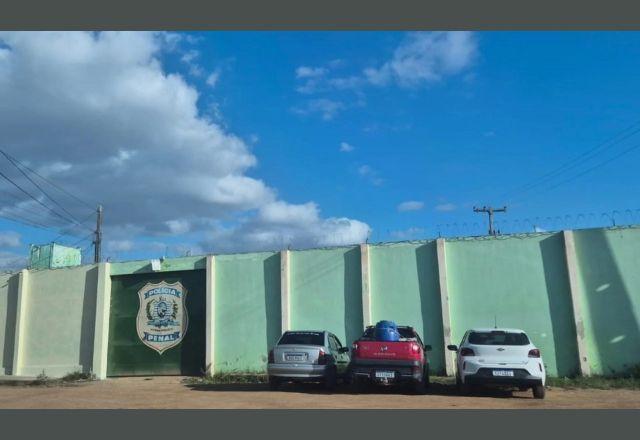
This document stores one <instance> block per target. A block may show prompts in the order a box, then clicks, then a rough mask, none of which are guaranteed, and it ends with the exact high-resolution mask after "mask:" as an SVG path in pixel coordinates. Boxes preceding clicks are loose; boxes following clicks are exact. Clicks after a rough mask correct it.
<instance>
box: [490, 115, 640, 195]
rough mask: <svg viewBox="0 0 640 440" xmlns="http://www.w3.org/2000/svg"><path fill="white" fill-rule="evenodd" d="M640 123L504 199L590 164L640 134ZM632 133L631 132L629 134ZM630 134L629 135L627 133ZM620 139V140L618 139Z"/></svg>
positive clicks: (521, 187) (522, 186) (510, 193)
mask: <svg viewBox="0 0 640 440" xmlns="http://www.w3.org/2000/svg"><path fill="white" fill-rule="evenodd" d="M639 126H640V121H638V122H636V123H634V124H632V125H631V126H629V127H627V128H625V129H624V130H622V131H620V132H618V133H617V134H616V135H614V136H613V137H611V138H609V139H607V140H606V141H604V142H601V143H599V144H598V145H596V146H595V147H593V148H591V149H589V150H587V151H585V152H584V153H582V154H580V155H578V156H576V157H575V158H574V159H571V160H569V161H567V162H565V163H563V164H562V165H560V166H559V167H558V168H556V169H554V170H552V171H550V172H548V173H545V174H543V175H542V176H540V177H538V178H537V179H534V180H533V181H531V182H529V183H527V184H524V185H521V186H520V187H518V188H516V189H515V190H514V191H511V192H507V193H505V194H503V196H502V198H503V199H504V198H513V197H514V196H515V195H518V194H521V193H524V192H527V191H529V190H531V189H533V188H535V187H536V186H539V185H540V184H542V183H544V182H547V181H549V180H552V179H553V178H555V177H556V176H559V175H561V174H563V173H565V172H567V171H570V170H572V169H574V168H576V167H577V166H579V165H581V164H583V163H585V162H588V161H589V160H591V159H593V158H594V157H596V156H597V155H598V154H601V153H603V152H605V151H607V150H609V149H611V148H612V147H614V146H616V145H618V144H620V143H621V142H622V141H624V140H627V139H629V138H630V137H631V136H633V135H635V134H637V133H638V132H640V127H639ZM629 131H630V132H629ZM627 132H629V133H627ZM618 138H619V139H618Z"/></svg>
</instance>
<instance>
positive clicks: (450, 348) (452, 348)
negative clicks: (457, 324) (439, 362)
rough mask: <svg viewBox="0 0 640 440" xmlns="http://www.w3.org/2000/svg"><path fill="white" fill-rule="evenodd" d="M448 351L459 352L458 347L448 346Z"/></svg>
mask: <svg viewBox="0 0 640 440" xmlns="http://www.w3.org/2000/svg"><path fill="white" fill-rule="evenodd" d="M447 349H448V350H451V351H458V346H457V345H447Z"/></svg>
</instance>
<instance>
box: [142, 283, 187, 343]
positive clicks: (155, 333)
mask: <svg viewBox="0 0 640 440" xmlns="http://www.w3.org/2000/svg"><path fill="white" fill-rule="evenodd" d="M186 297H187V290H186V289H185V288H184V287H183V286H182V284H180V283H179V282H178V283H173V284H168V283H166V282H164V281H163V282H161V283H158V284H153V283H147V284H146V285H145V286H144V287H143V288H142V289H140V290H139V291H138V298H139V299H140V308H139V309H138V318H137V321H136V328H137V330H138V337H139V338H140V340H141V341H142V343H143V344H145V345H146V346H147V347H150V348H152V349H154V350H155V351H157V352H158V353H159V354H162V353H164V352H165V351H166V350H168V349H170V348H171V347H175V346H176V345H178V344H179V343H180V342H181V341H182V339H183V338H184V335H185V334H186V333H187V328H188V327H189V315H188V314H187V307H186V305H185V301H186Z"/></svg>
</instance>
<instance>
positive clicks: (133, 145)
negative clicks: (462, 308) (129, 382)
mask: <svg viewBox="0 0 640 440" xmlns="http://www.w3.org/2000/svg"><path fill="white" fill-rule="evenodd" d="M58 37H59V36H56V37H55V38H51V37H50V36H49V37H45V36H43V35H37V36H31V35H30V36H25V35H19V36H15V35H3V36H0V42H2V43H0V50H1V49H2V48H5V50H4V57H3V56H0V92H2V90H3V87H5V89H4V90H5V92H7V93H9V91H10V89H9V87H11V93H12V94H11V96H10V99H7V100H5V103H4V104H2V105H0V107H1V109H0V116H2V114H4V112H7V114H9V112H11V117H10V118H9V121H7V118H6V117H5V118H3V119H5V122H4V124H5V126H4V127H2V126H0V128H4V130H0V133H2V132H4V133H5V135H4V136H3V137H4V139H2V144H3V145H4V147H3V148H4V149H6V151H8V152H9V153H10V154H11V155H12V156H13V157H15V158H17V159H18V160H20V161H23V162H24V163H26V164H29V165H31V166H32V167H34V168H36V169H37V170H40V171H41V172H42V173H45V174H47V173H48V176H49V177H50V178H51V179H52V180H54V181H56V182H58V183H60V184H61V185H63V186H64V187H65V188H66V189H68V190H69V191H71V192H74V194H78V195H81V196H82V198H83V199H85V200H88V201H90V204H93V203H94V202H98V201H101V202H103V203H104V204H105V215H106V233H107V237H105V239H106V240H107V243H106V249H105V256H110V257H112V258H116V259H129V258H147V257H150V256H158V255H161V254H163V253H169V254H170V255H178V254H182V253H184V252H186V251H188V250H189V251H191V252H192V253H200V252H209V251H215V252H231V251H246V250H253V249H256V250H258V249H277V248H278V247H281V246H282V245H285V246H286V245H288V244H292V245H293V246H294V247H310V246H321V245H335V244H341V243H349V242H357V241H359V240H360V239H362V238H366V236H369V238H370V240H372V241H391V240H402V239H418V238H430V237H434V236H437V235H438V233H439V232H440V233H442V234H445V235H451V234H456V235H457V234H462V235H464V234H479V233H482V232H483V231H484V227H485V226H484V224H485V222H486V219H485V218H483V217H480V216H479V215H478V214H474V213H473V212H472V206H473V205H483V204H492V205H496V206H501V205H503V204H508V206H509V212H508V213H507V214H506V215H499V217H500V218H503V219H505V220H507V223H503V229H504V231H506V232H508V231H511V230H518V229H519V230H532V229H533V225H534V224H535V225H538V227H539V228H541V229H549V228H554V227H555V228H557V227H559V225H560V223H559V222H558V221H555V223H554V220H553V219H552V220H551V221H550V220H546V217H549V216H550V217H552V218H556V217H557V216H560V217H562V218H563V219H564V217H565V216H566V215H570V216H572V217H571V218H567V219H566V221H565V222H564V223H563V225H561V226H568V227H571V226H576V225H577V224H576V222H577V220H576V218H577V216H578V215H579V214H587V213H594V214H596V217H591V218H590V219H589V220H588V221H589V222H591V224H593V225H595V224H598V223H600V224H602V223H605V222H606V221H605V219H603V218H601V217H600V214H601V213H603V212H611V211H614V210H619V211H620V217H619V218H620V219H622V220H619V222H620V221H628V220H629V219H632V218H631V216H630V215H629V214H630V213H627V214H626V217H625V213H624V211H625V210H627V209H631V210H633V214H634V217H635V209H636V208H640V204H637V203H636V201H635V198H634V195H635V194H636V193H637V185H638V178H637V171H636V170H637V164H638V162H639V161H640V149H638V151H636V150H630V151H629V152H628V153H627V154H624V155H622V156H621V157H620V158H618V159H615V160H613V159H612V158H613V157H615V156H616V155H619V154H620V153H621V152H623V151H625V150H627V149H629V148H630V147H633V146H634V145H635V143H640V134H635V135H630V136H629V137H628V138H627V139H625V140H624V141H622V142H620V143H619V144H615V145H612V146H611V147H610V148H608V149H604V151H602V152H597V153H598V154H594V155H593V157H592V158H591V160H589V161H585V162H584V163H581V164H578V165H576V166H574V167H573V168H571V169H569V170H568V171H567V172H564V173H559V174H558V176H556V177H555V178H554V179H549V181H547V182H543V183H544V184H542V185H538V186H536V187H535V188H534V190H533V191H529V192H525V193H523V194H522V193H519V192H517V191H516V190H517V189H518V188H520V187H522V185H525V184H528V183H529V182H532V181H534V182H535V179H537V178H539V177H540V176H543V175H545V173H548V172H549V171H553V170H554V169H556V168H557V167H558V166H560V165H562V164H564V163H567V162H569V163H570V161H571V160H573V159H574V158H576V157H578V156H580V155H581V154H583V153H584V152H586V151H588V150H590V149H592V148H594V147H596V146H597V145H598V144H600V143H602V142H605V141H607V140H609V139H611V138H613V137H614V136H616V135H617V134H619V133H621V132H623V130H625V129H627V128H628V127H630V126H633V125H634V124H637V123H638V122H639V121H640V104H639V103H638V100H637V96H638V95H639V94H638V92H639V91H640V90H638V89H639V88H640V76H639V75H638V61H637V60H638V59H640V57H639V55H640V44H639V43H640V34H638V33H633V32H625V33H609V32H597V33H596V32H594V33H582V32H581V33H574V32H558V33H556V32H553V33H552V32H477V33H470V34H446V33H435V34H434V33H417V34H416V33H403V32H268V33H267V32H203V33H188V34H155V35H152V36H145V37H144V38H143V37H140V36H131V35H128V36H126V37H125V36H119V37H113V38H110V37H109V38H107V37H106V36H95V35H94V36H89V37H87V38H88V40H83V39H82V38H77V37H76V36H71V37H67V36H65V37H64V38H69V40H68V41H65V42H64V44H63V43H61V46H64V47H65V48H66V52H71V53H72V54H75V55H74V56H71V55H69V54H67V53H62V52H61V53H60V56H53V55H52V54H55V53H56V52H55V51H56V50H62V49H60V47H59V46H56V45H55V44H53V43H51V41H52V40H56V39H60V40H61V41H62V40H64V38H63V37H60V38H58ZM127 39H131V41H127ZM109 41H110V43H109V44H106V42H109ZM46 45H51V47H48V48H47V49H46V51H40V49H39V48H41V47H44V46H46ZM74 45H75V46H74ZM119 45H121V46H119ZM110 48H111V49H112V48H115V49H117V50H115V49H114V50H111V49H110ZM124 48H126V49H124ZM2 53H3V52H1V51H0V55H2ZM12 57H13V58H14V59H12ZM3 62H4V65H3ZM101 63H103V64H101ZM114 64H116V65H118V66H119V70H116V69H115V68H113V69H111V67H105V66H114ZM33 65H39V66H41V65H46V66H48V67H47V68H46V69H44V70H45V72H44V73H40V71H41V70H42V69H39V70H37V71H36V70H35V69H31V68H30V67H29V66H33ZM140 66H143V67H144V69H146V70H145V72H146V73H144V72H143V73H140V71H141V67H140ZM3 69H4V70H3ZM12 69H13V70H12ZM19 69H23V70H19ZM47 69H49V71H48V72H47ZM127 69H130V70H127ZM112 70H113V71H112ZM7 72H9V73H7ZM16 72H21V74H20V76H19V77H20V78H22V79H20V82H18V80H17V79H16V78H18V75H17V74H16ZM25 72H27V73H28V74H27V73H25ZM96 72H99V73H98V74H97V73H96ZM122 72H129V73H127V75H128V76H127V77H126V78H133V79H131V81H132V82H133V81H134V80H136V81H140V84H141V87H140V88H136V87H133V88H132V89H131V90H134V91H135V92H134V93H137V90H144V93H143V92H140V96H137V97H136V99H127V98H126V97H125V98H123V93H122V90H120V89H118V88H117V87H115V86H113V87H112V86H111V85H112V84H118V85H121V84H124V85H123V86H122V87H123V89H124V88H125V87H129V85H128V82H129V80H125V79H123V76H122V75H123V73H122ZM3 74H4V75H5V77H4V82H3V81H2V79H3V76H2V75H3ZM147 74H148V75H150V76H148V77H146V76H145V75H147ZM29 75H31V76H29ZM43 75H46V76H43ZM109 75H113V76H111V77H110V76H109ZM138 75H139V76H140V77H138ZM154 75H155V76H154ZM97 76H100V77H101V79H100V80H98V79H97V78H96V77H97ZM24 78H27V79H24ZM154 78H155V79H154ZM176 78H177V79H176ZM156 79H157V82H154V81H156ZM29 80H31V81H34V83H35V82H36V81H37V82H38V84H39V86H38V88H37V90H36V91H33V89H34V88H33V87H27V86H26V85H25V84H27V85H28V81H29ZM12 81H14V82H13V83H12ZM67 81H69V83H67ZM72 81H73V82H72ZM43 84H44V85H43ZM19 85H21V86H20V87H18V86H19ZM63 86H65V88H64V90H63V88H62V87H63ZM70 87H71V89H72V90H73V88H74V87H77V90H75V91H74V94H68V93H69V92H67V90H68V89H69V88H70ZM105 90H109V92H107V91H105ZM127 90H129V89H127ZM21 93H22V94H24V95H28V96H24V98H23V95H21ZM172 93H175V95H172ZM94 94H95V96H94ZM78 96H81V97H82V99H79V98H78ZM156 99H157V101H154V100H156ZM172 99H174V100H175V101H172ZM43 100H46V101H45V102H47V103H49V105H46V106H44V107H46V108H49V107H51V108H53V109H54V110H51V112H50V113H47V112H46V111H44V110H40V109H41V107H42V106H36V104H33V105H34V107H33V108H31V109H30V108H29V104H28V103H41V102H43ZM78 101H82V105H79V104H78ZM25 102H26V103H27V104H25ZM173 102H178V103H179V104H176V105H173V104H172V103H173ZM192 102H193V106H194V108H193V109H192V108H191V103H192ZM145 106H147V107H145ZM163 106H165V107H166V109H165V107H163ZM56 107H59V108H57V109H56ZM65 107H66V108H65ZM25 108H26V109H27V110H30V111H26V110H24V109H25ZM34 109H38V110H37V111H35V110H34ZM23 110H24V111H23ZM156 110H157V111H156ZM165 110H166V111H165ZM194 111H195V112H197V114H194V113H193V112H194ZM60 112H63V113H65V114H69V115H74V114H77V115H79V116H78V117H77V118H76V119H75V120H78V119H83V118H87V119H86V120H83V121H82V123H80V122H78V123H77V124H74V122H73V120H72V119H71V117H69V119H68V120H66V119H64V118H63V117H62V116H60ZM110 112H113V113H110ZM127 112H130V113H127ZM34 113H37V114H36V115H35V116H34ZM122 115H129V116H127V117H124V116H122ZM120 117H122V118H121V119H119V118H120ZM138 117H139V118H140V121H139V122H136V121H137V120H136V118H138ZM61 118H63V119H61ZM172 118H177V119H180V120H184V121H186V122H184V127H188V129H185V128H184V127H183V126H182V125H180V124H176V126H178V125H179V126H180V127H181V129H180V130H177V129H176V130H177V131H175V132H174V131H171V132H167V133H166V134H162V133H163V132H162V130H167V128H166V127H167V126H169V127H171V126H172V124H173V123H172V121H173V119H172ZM114 120H117V123H115V122H112V121H114ZM105 121H108V124H107V122H105ZM129 121H130V122H129ZM194 121H195V122H194ZM134 122H136V124H135V127H134ZM9 124H10V125H9ZM110 124H114V125H110ZM203 124H208V125H207V126H206V127H205V128H202V125H203ZM0 125H1V124H0ZM16 127H20V128H21V130H18V129H16ZM194 127H196V128H194ZM32 128H33V129H32ZM192 130H193V131H194V132H195V131H196V130H202V133H200V132H198V133H196V134H193V133H192V132H191V131H192ZM207 130H214V131H215V133H214V131H207ZM7 131H8V132H9V133H8V134H7ZM25 131H27V132H29V133H28V134H25ZM187 131H188V133H187V134H186V135H185V132H187ZM38 133H42V134H41V137H38ZM114 133H117V135H116V134H114ZM45 135H46V136H45ZM196 135H197V136H196ZM180 136H187V137H188V138H185V139H186V140H184V139H183V138H181V137H180ZM199 136H203V137H199ZM206 136H214V137H215V136H221V138H220V140H214V141H212V142H211V146H210V147H207V149H206V150H199V148H201V147H200V143H198V142H196V141H195V140H194V139H201V140H202V139H204V137H206ZM97 138H100V142H97V141H96V142H94V140H95V139H97ZM164 138H170V139H171V140H172V143H171V145H164V144H162V142H163V139H164ZM216 139H217V138H216ZM202 142H205V143H206V142H209V140H206V141H204V140H203V141H202ZM236 142H239V143H240V144H241V145H240V144H237V143H236ZM44 145H46V147H45V146H44ZM69 145H73V147H69ZM80 145H82V148H81V147H80ZM219 146H221V147H219ZM154 148H157V150H154ZM180 148H182V150H180ZM202 148H204V147H202ZM217 148H222V150H217ZM69 149H71V150H73V154H72V153H71V152H70V151H67V150H69ZM180 151H183V152H184V155H181V153H180ZM201 155H202V156H201ZM199 157H202V164H200V163H199V159H198V158H199ZM186 158H188V159H186ZM609 159H612V160H611V161H610V162H609V163H606V164H603V165H602V166H600V164H601V163H602V162H605V161H607V160H609ZM135 161H138V162H135ZM183 161H184V162H185V163H184V165H181V163H182V162H183ZM187 161H193V162H189V163H187ZM227 162H230V163H233V164H234V165H228V163H227ZM129 163H130V164H131V165H126V164H129ZM52 164H57V165H56V166H52ZM87 164H90V165H87ZM96 164H110V165H109V167H108V168H95V169H94V168H93V167H95V166H97V165H96ZM200 165H202V169H200V168H199V167H200ZM205 165H206V166H205ZM105 166H106V165H105ZM127 167H129V168H127ZM214 168H215V169H216V170H217V169H218V168H220V169H219V170H217V171H215V173H214V174H216V176H217V177H216V179H218V178H220V179H223V177H224V176H233V177H234V179H235V180H233V182H234V183H233V186H232V188H233V189H232V190H231V189H229V188H230V187H229V186H224V188H225V189H224V191H223V190H221V191H222V192H223V193H224V194H222V195H219V194H218V192H217V190H210V189H209V188H210V187H209V186H208V185H213V186H214V187H216V188H217V186H216V185H218V183H219V181H218V180H211V179H213V177H211V179H210V176H208V170H209V169H214ZM590 168H594V169H593V170H592V171H589V172H586V173H585V174H584V175H583V176H580V177H577V178H575V179H573V177H574V176H576V175H578V174H580V173H581V172H583V171H586V170H588V169H590ZM194 169H197V172H195V171H194V172H193V173H192V172H191V170H194ZM0 170H4V172H6V173H10V172H11V171H12V169H11V165H10V164H8V163H6V161H5V162H3V163H2V165H1V166H0ZM138 170H139V174H140V179H142V180H140V181H137V180H135V178H134V177H132V176H135V175H137V174H138ZM154 170H157V172H158V174H157V175H156V174H154ZM13 172H14V173H15V169H14V170H13ZM118 173H120V177H118ZM96 175H100V178H99V179H95V178H94V177H90V176H96ZM14 177H15V178H16V179H18V177H19V176H18V175H17V174H14ZM95 180H98V181H99V184H98V182H95ZM566 180H569V181H568V182H566V183H564V182H565V181H566ZM87 182H91V183H87ZM118 182H122V183H118ZM224 182H225V185H227V183H228V182H227V180H224ZM22 183H23V184H24V185H27V182H22ZM3 184H4V185H5V186H3V188H5V190H12V191H13V190H15V188H14V189H11V188H10V187H9V186H6V185H7V182H4V183H3ZM557 184H559V185H558V186H557V187H556V188H550V187H553V186H555V185H557ZM120 185H123V186H122V187H120ZM145 185H149V187H146V186H145ZM196 186H197V187H198V189H195V187H196ZM177 187H179V188H180V190H177V189H176V188H177ZM138 188H139V191H138V190H137V189H138ZM247 188H251V190H249V189H247ZM225 191H227V192H225ZM14 192H15V191H14ZM34 192H35V190H34ZM160 194H161V195H162V196H161V195H160ZM227 196H228V197H227ZM60 197H61V199H60V200H64V203H66V204H68V206H69V209H70V210H77V211H73V212H74V214H75V216H76V218H85V217H86V216H87V215H90V212H89V211H88V210H87V208H86V207H82V208H80V207H79V206H76V205H78V204H74V203H73V201H72V200H70V199H63V198H62V196H61V195H60ZM3 202H4V203H5V204H8V205H11V203H14V202H15V200H14V199H12V198H3ZM125 202H126V203H125ZM209 202H210V203H211V205H208V204H207V203H209ZM310 204H312V205H310ZM156 210H161V211H162V214H159V211H156ZM172 210H174V212H171V213H170V214H169V213H168V212H170V211H172ZM196 211H197V212H196ZM14 214H15V213H14ZM21 215H22V216H26V214H25V213H24V212H22V214H21ZM46 217H47V215H46V213H45V214H43V220H42V221H43V222H44V223H45V224H47V225H51V226H52V227H51V228H52V229H56V227H57V226H58V225H59V224H60V223H63V222H58V223H55V222H54V221H53V220H52V219H47V218H46ZM538 217H539V218H538ZM152 218H158V221H157V222H155V223H154V222H153V221H152V220H150V219H152ZM536 218H538V219H537V220H536ZM336 219H338V220H336ZM339 219H342V220H339ZM515 220H518V223H515ZM524 220H529V223H527V224H525V222H524ZM54 223H55V224H56V225H57V226H53V224H54ZM89 223H90V221H89ZM89 223H87V227H89V226H90V224H89ZM584 223H585V222H584V221H583V224H584ZM454 224H455V225H457V226H454ZM137 225H143V226H140V227H137ZM447 225H448V226H447ZM577 226H579V225H577ZM80 229H81V228H80ZM290 231H293V232H290ZM318 231H321V232H318ZM0 232H1V233H2V234H3V235H0V246H1V247H2V249H3V252H4V258H5V259H6V260H7V261H10V260H11V258H16V257H17V256H19V255H21V254H26V247H25V246H26V244H28V243H31V242H46V241H48V240H51V239H52V238H54V237H55V236H56V234H55V232H52V231H50V232H47V231H43V230H38V229H33V228H29V227H25V226H24V225H22V224H19V223H15V222H11V221H7V220H0ZM73 233H74V234H76V235H78V238H77V239H75V238H69V237H66V238H65V242H66V243H68V244H73V243H74V242H75V241H77V240H80V239H82V238H83V237H84V236H86V235H87V234H89V233H90V228H89V229H87V228H85V229H84V230H82V231H80V230H73ZM274 237H275V238H274ZM278 237H279V238H278ZM109 241H110V242H111V243H109ZM79 245H80V246H82V247H86V246H87V245H89V241H84V242H81V243H80V244H79ZM11 261H13V260H11Z"/></svg>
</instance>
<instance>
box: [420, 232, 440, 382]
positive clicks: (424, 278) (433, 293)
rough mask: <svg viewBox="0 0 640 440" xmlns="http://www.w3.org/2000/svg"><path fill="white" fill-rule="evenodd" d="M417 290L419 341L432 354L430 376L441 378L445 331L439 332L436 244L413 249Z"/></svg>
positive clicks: (432, 243)
mask: <svg viewBox="0 0 640 440" xmlns="http://www.w3.org/2000/svg"><path fill="white" fill-rule="evenodd" d="M416 265H417V270H418V287H419V289H420V313H421V316H422V332H421V335H420V336H421V337H422V340H423V342H424V343H425V344H430V345H431V346H432V347H433V350H432V351H431V352H429V361H430V364H431V374H434V373H435V374H444V372H445V361H444V356H445V353H444V331H443V328H442V305H441V301H440V285H439V281H438V256H437V249H436V242H435V241H432V242H430V243H427V244H424V245H422V246H418V247H417V248H416Z"/></svg>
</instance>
